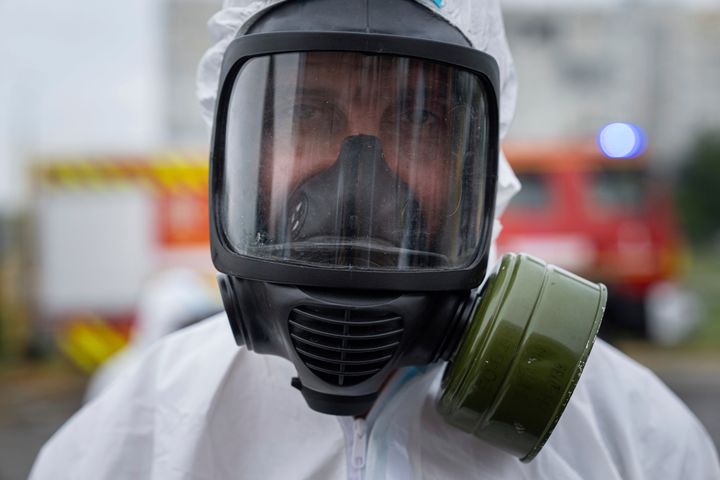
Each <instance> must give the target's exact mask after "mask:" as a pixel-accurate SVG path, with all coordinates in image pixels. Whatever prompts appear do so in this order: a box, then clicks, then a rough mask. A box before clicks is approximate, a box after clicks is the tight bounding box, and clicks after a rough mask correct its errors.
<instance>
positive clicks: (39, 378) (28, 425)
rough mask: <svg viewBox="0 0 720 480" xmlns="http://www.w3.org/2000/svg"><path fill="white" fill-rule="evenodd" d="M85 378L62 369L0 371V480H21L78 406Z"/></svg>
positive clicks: (59, 367)
mask: <svg viewBox="0 0 720 480" xmlns="http://www.w3.org/2000/svg"><path fill="white" fill-rule="evenodd" d="M84 389H85V378H84V377H83V376H81V375H79V374H77V373H75V372H74V371H73V370H71V369H70V368H69V367H65V366H63V365H50V366H48V365H42V366H22V367H17V368H12V369H7V368H5V369H3V370H2V371H0V392H2V394H1V395H0V480H24V479H26V478H27V476H28V474H29V473H30V467H31V466H32V462H33V460H34V459H35V456H36V455H37V452H38V450H39V449H40V447H41V446H42V444H43V443H44V442H45V441H46V440H47V439H48V438H50V436H51V435H52V434H53V433H54V432H55V430H57V429H58V428H59V427H60V425H62V424H63V422H65V420H66V419H67V418H68V417H70V416H71V415H72V414H73V412H75V411H76V410H77V409H78V407H79V406H80V404H81V399H82V392H83V391H84Z"/></svg>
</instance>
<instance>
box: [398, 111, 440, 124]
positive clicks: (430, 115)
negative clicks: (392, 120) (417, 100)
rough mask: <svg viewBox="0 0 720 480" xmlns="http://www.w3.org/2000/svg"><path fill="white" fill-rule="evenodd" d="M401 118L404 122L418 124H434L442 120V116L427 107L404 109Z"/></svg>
mask: <svg viewBox="0 0 720 480" xmlns="http://www.w3.org/2000/svg"><path fill="white" fill-rule="evenodd" d="M400 118H401V120H402V121H403V122H406V123H410V124H412V125H418V126H423V127H425V126H433V125H436V124H438V123H440V121H441V117H440V116H439V115H438V114H436V113H435V112H433V111H431V110H428V109H425V108H406V109H403V111H402V113H401V115H400Z"/></svg>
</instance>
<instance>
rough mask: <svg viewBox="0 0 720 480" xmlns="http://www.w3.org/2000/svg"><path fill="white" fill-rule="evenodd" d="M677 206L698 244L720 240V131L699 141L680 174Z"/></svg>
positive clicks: (703, 136)
mask: <svg viewBox="0 0 720 480" xmlns="http://www.w3.org/2000/svg"><path fill="white" fill-rule="evenodd" d="M678 180H679V181H678V184H677V204H678V209H679V212H680V216H681V219H682V222H683V224H684V226H685V229H686V232H687V233H688V235H689V236H690V239H691V240H692V241H693V243H695V244H707V243H709V242H711V241H715V240H717V239H718V238H719V237H720V132H713V133H706V134H704V135H702V136H700V137H699V138H698V141H697V143H696V144H695V147H694V148H693V149H692V150H691V152H690V154H689V158H688V159H687V161H686V163H685V165H684V166H683V168H682V170H681V171H680V176H679V179H678Z"/></svg>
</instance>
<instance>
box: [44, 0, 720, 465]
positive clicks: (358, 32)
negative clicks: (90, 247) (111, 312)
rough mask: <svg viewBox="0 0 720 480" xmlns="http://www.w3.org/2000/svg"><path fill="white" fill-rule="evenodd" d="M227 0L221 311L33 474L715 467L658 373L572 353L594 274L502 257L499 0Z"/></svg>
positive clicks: (592, 313) (219, 123) (90, 410)
mask: <svg viewBox="0 0 720 480" xmlns="http://www.w3.org/2000/svg"><path fill="white" fill-rule="evenodd" d="M227 3H228V5H226V7H225V9H224V10H223V11H222V12H220V13H219V14H218V15H217V16H216V17H215V18H214V21H213V26H214V29H215V30H216V31H217V32H218V33H219V34H220V38H219V39H218V43H217V44H216V45H215V46H214V47H213V48H212V49H211V50H210V51H209V52H208V54H207V55H206V56H205V58H204V60H203V63H202V65H201V69H200V75H199V79H200V96H201V100H202V101H203V104H204V105H205V106H206V107H208V109H209V110H212V112H213V113H212V124H213V140H212V152H211V237H212V255H213V261H214V263H215V266H216V267H217V269H218V270H219V271H220V272H221V274H220V276H219V283H220V288H221V293H222V296H223V301H224V304H225V309H226V313H227V315H221V316H218V317H214V318H213V319H210V320H208V321H207V322H205V323H203V324H201V325H198V326H196V327H194V328H191V329H189V330H188V331H186V332H182V333H180V334H177V335H174V336H172V337H170V338H168V339H167V340H165V341H163V342H161V343H160V344H158V345H157V347H156V348H155V349H154V351H153V352H151V353H150V354H149V356H148V357H147V358H146V359H145V362H144V363H143V365H142V366H140V367H139V368H138V369H136V370H135V371H134V372H133V373H132V374H129V375H128V376H127V377H126V378H125V379H124V380H121V381H119V382H118V384H117V385H116V386H115V387H114V388H113V389H112V390H111V391H109V392H108V393H106V394H104V395H103V396H102V397H100V398H99V399H98V400H97V401H95V402H94V403H92V404H90V405H89V406H87V407H86V408H85V409H84V410H83V411H81V412H80V413H79V414H78V415H76V416H75V417H74V418H73V419H72V420H70V422H68V424H67V425H66V426H65V427H63V429H62V430H61V431H60V432H59V433H58V434H57V435H56V436H55V437H54V438H53V439H52V440H51V441H50V442H49V443H48V445H47V446H46V447H45V448H44V449H43V451H42V453H41V455H40V457H39V460H38V462H37V463H36V466H35V468H34V471H33V475H32V476H33V478H50V477H52V478H57V477H58V476H60V477H61V478H64V476H65V477H67V478H129V477H131V476H139V477H142V478H158V479H172V478H251V479H255V478H257V479H269V478H285V479H287V478H309V479H310V478H311V479H316V478H353V479H354V478H358V479H359V478H373V479H377V478H387V479H397V478H403V479H404V478H437V479H441V478H442V479H446V478H462V479H465V478H486V477H487V478H552V479H557V478H568V479H589V478H598V479H612V478H617V479H621V478H717V477H718V476H720V469H719V467H718V461H717V454H716V452H715V450H714V448H713V446H712V443H711V442H710V440H709V439H708V437H707V434H706V433H705V431H704V430H703V428H702V426H700V424H699V423H698V422H697V420H696V419H695V418H694V417H693V416H692V414H690V413H689V412H688V410H687V409H686V408H685V407H684V406H683V405H682V403H680V402H679V401H678V400H677V398H675V397H674V395H672V394H671V393H670V392H669V391H668V390H667V389H666V388H665V387H664V386H663V385H662V384H661V383H660V382H658V380H657V379H656V378H655V377H654V376H652V374H650V373H648V372H647V371H645V370H644V369H642V368H641V367H639V366H637V365H636V364H634V363H633V362H631V361H630V360H628V359H627V358H625V357H624V356H623V355H621V354H620V353H618V352H616V351H614V350H612V349H611V348H610V347H608V346H607V345H605V344H603V343H602V342H599V341H598V342H596V345H595V347H594V350H593V354H592V355H590V356H589V354H590V349H591V348H592V346H593V341H594V337H595V334H596V333H597V328H598V326H599V322H600V320H601V317H602V312H603V308H604V304H605V296H606V293H605V289H604V287H603V286H602V285H596V284H593V283H591V282H588V281H585V280H583V279H581V278H579V277H576V276H574V275H572V274H570V273H567V272H564V271H562V270H560V269H557V268H554V267H551V266H548V265H546V264H544V263H543V262H542V261H540V260H537V259H533V258H530V257H527V256H524V255H510V256H507V257H505V258H503V259H502V260H501V261H500V262H498V264H497V265H493V263H494V262H493V256H492V241H493V238H494V236H495V235H496V234H497V233H498V228H499V227H498V224H497V222H496V221H495V217H496V216H497V215H499V213H500V212H501V211H502V207H503V206H504V204H506V203H507V200H508V199H509V196H511V194H512V193H513V192H514V190H515V189H516V182H517V181H516V180H515V179H514V176H513V175H512V172H511V171H510V169H509V167H508V166H507V164H506V163H505V162H504V160H503V159H502V157H501V155H500V148H499V139H500V138H501V136H502V135H503V134H504V132H505V130H506V129H507V126H508V123H509V120H510V117H511V116H512V109H513V103H514V97H515V80H514V74H513V69H512V61H511V58H510V55H509V52H508V48H507V44H506V41H505V38H504V32H503V26H502V20H501V16H500V10H499V5H498V3H497V1H478V0H447V2H446V4H445V5H442V4H441V3H440V2H437V3H436V2H432V1H425V0H304V1H303V0H286V1H282V0H258V1H242V0H235V1H233V0H230V1H229V2H227ZM208 83H209V84H210V86H208ZM488 273H489V275H487V274H488ZM486 276H487V277H488V278H487V279H485V277H486ZM483 279H485V280H484V282H483ZM481 284H482V285H481ZM478 287H480V288H478ZM228 325H229V328H228ZM232 337H234V339H235V342H232ZM238 346H239V347H238ZM586 362H587V364H586ZM583 369H584V370H585V372H584V373H583ZM581 373H582V377H580V375H581ZM293 387H294V388H293ZM573 392H574V393H573ZM571 395H572V397H571ZM561 416H562V417H561ZM551 434H552V436H551ZM518 459H519V460H521V461H519V460H518Z"/></svg>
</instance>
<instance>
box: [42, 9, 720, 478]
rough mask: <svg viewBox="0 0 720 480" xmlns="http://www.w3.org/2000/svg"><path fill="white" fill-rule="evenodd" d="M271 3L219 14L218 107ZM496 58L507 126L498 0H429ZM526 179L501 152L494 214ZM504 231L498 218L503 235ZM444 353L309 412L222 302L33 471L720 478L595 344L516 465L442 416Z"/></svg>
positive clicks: (61, 437) (47, 474) (669, 416)
mask: <svg viewBox="0 0 720 480" xmlns="http://www.w3.org/2000/svg"><path fill="white" fill-rule="evenodd" d="M275 3H278V0H262V1H254V2H248V1H241V0H234V1H233V0H230V1H229V2H226V7H225V8H224V9H223V11H222V12H220V13H219V14H218V15H216V16H215V17H214V19H213V20H212V22H211V29H212V31H213V32H214V34H215V35H216V38H215V41H216V42H217V43H216V45H215V46H214V47H213V48H212V49H211V50H210V51H209V52H208V54H207V55H206V56H205V57H204V59H203V62H202V64H201V67H200V72H199V94H200V97H201V101H202V102H203V105H204V107H205V109H206V112H208V113H209V112H211V111H212V110H213V105H214V100H215V99H214V96H215V90H216V87H217V80H218V76H219V68H220V62H221V58H222V52H223V51H224V49H225V48H226V47H227V45H228V43H229V42H230V40H231V39H232V38H233V37H234V35H235V33H236V32H237V30H238V28H240V26H241V25H242V24H243V23H244V22H245V21H246V20H247V19H248V18H250V17H251V16H253V15H255V14H257V13H258V12H260V11H262V9H263V8H265V7H267V6H269V5H272V4H275ZM420 3H422V4H423V5H425V6H426V7H427V8H431V9H434V10H435V11H437V12H438V13H440V14H441V15H443V16H444V17H445V18H446V19H447V20H448V21H450V22H451V23H453V24H455V25H456V26H457V27H458V28H460V30H462V31H463V32H464V33H465V34H466V35H467V37H468V38H469V39H470V40H471V41H472V43H473V45H474V46H475V47H476V48H479V49H481V50H484V51H486V52H488V53H490V54H491V55H493V56H494V57H495V58H496V59H497V60H498V63H499V65H500V72H501V82H502V92H501V95H502V98H501V105H502V112H501V125H502V128H501V129H502V132H503V133H504V132H505V131H506V130H507V126H508V124H509V122H510V119H511V117H512V110H513V106H514V100H515V77H514V74H513V67H512V60H511V58H510V54H509V51H508V47H507V43H506V41H505V36H504V31H503V25H502V19H501V16H500V8H499V4H498V1H497V0H446V5H445V6H444V7H443V8H440V9H438V7H436V6H435V3H434V2H431V1H425V0H422V1H420ZM516 190H517V180H516V179H515V177H514V175H513V174H512V171H511V170H510V168H509V166H508V165H507V163H506V162H505V161H504V159H502V160H501V168H500V181H499V187H498V191H499V193H498V195H499V197H498V205H499V208H498V211H497V212H496V216H497V215H499V213H500V211H501V209H502V207H503V206H504V205H506V204H507V201H508V200H509V198H510V197H511V196H512V194H513V193H514V192H515V191H516ZM498 232H499V224H498V223H497V221H496V228H495V234H496V235H497V233H498ZM443 368H444V366H443V365H436V366H431V367H427V368H422V369H420V368H406V369H402V370H400V371H398V372H397V373H396V374H395V375H394V376H393V377H392V378H391V380H390V381H389V382H388V384H387V385H386V386H385V388H384V390H383V392H382V393H381V396H380V398H379V399H378V401H377V402H376V403H375V405H374V406H373V408H372V410H371V411H370V412H369V413H368V415H367V417H366V418H364V419H359V418H358V419H353V418H348V417H333V416H329V415H324V414H320V413H317V412H314V411H312V410H311V409H310V408H309V407H308V406H307V404H306V403H305V400H304V399H303V397H302V395H301V394H300V392H298V391H297V390H295V389H293V388H292V387H291V386H290V379H291V378H292V377H293V376H294V375H295V372H294V368H293V366H292V364H291V363H290V362H288V361H287V360H284V359H281V358H277V357H272V356H265V355H257V354H255V353H253V352H249V351H248V350H246V349H245V348H238V347H237V346H236V345H235V343H234V341H233V336H232V333H231V330H230V326H229V324H228V321H227V318H226V316H225V315H224V314H220V315H217V316H215V317H213V318H211V319H208V320H207V321H205V322H203V323H201V324H198V325H195V326H193V327H190V328H187V329H185V330H183V331H180V332H178V333H175V334H172V335H170V336H169V337H167V338H165V339H164V340H162V341H161V342H159V343H157V344H156V345H155V346H154V347H153V348H152V349H151V350H150V351H149V353H148V354H147V356H146V357H145V358H144V360H143V361H142V362H141V363H140V364H138V365H136V366H135V367H134V368H133V371H132V372H129V373H128V374H127V375H125V376H124V377H123V378H121V379H119V380H118V381H117V382H116V383H115V384H114V385H113V386H112V387H111V388H110V389H109V390H108V391H106V392H105V393H104V394H103V395H101V396H100V397H99V398H97V399H96V400H94V401H93V402H92V403H90V404H89V405H87V406H86V407H85V408H83V409H82V410H81V411H80V412H79V413H77V414H76V415H75V416H74V417H73V418H72V419H70V420H69V421H68V422H67V424H66V425H64V426H63V427H62V428H61V429H60V431H59V432H58V433H57V434H56V435H55V436H54V437H53V438H52V439H51V440H50V441H49V442H48V443H47V445H46V446H45V447H44V448H43V450H42V451H41V452H40V455H39V457H38V459H37V461H36V464H35V466H34V468H33V471H32V473H31V478H32V479H53V480H60V479H65V478H67V479H93V480H99V479H125V478H128V479H146V478H150V479H157V480H176V479H177V480H179V479H188V480H189V479H196V480H200V479H208V480H209V479H263V480H266V479H362V478H367V479H437V480H447V479H470V478H478V479H498V480H499V479H553V480H559V479H577V480H580V479H583V480H590V479H598V480H612V479H720V466H719V465H718V459H717V453H716V451H715V449H714V447H713V444H712V442H711V441H710V439H709V437H708V435H707V433H706V432H705V430H704V429H703V427H702V426H701V425H700V423H699V422H698V421H697V419H696V418H695V417H694V416H693V415H692V414H691V413H690V412H689V411H688V409H687V408H686V407H685V406H684V405H683V404H682V403H681V402H680V401H679V400H678V399H677V398H676V397H675V396H674V395H673V394H672V393H671V392H670V391H669V390H668V389H667V388H666V387H665V386H663V385H662V383H661V382H659V381H658V380H657V378H656V377H655V376H654V375H653V374H652V373H650V372H649V371H648V370H646V369H645V368H643V367H641V366H639V365H637V364H635V363H634V362H633V361H631V360H629V359H628V358H626V357H625V356H623V355H622V354H621V353H619V352H617V351H615V350H614V349H613V348H611V347H609V346H608V345H606V344H604V343H603V342H602V341H598V342H596V345H595V347H594V349H593V352H592V354H591V355H590V357H589V359H588V362H587V365H586V368H585V371H584V373H583V376H582V377H581V379H580V382H579V383H578V385H577V388H576V390H575V393H574V395H573V397H572V399H571V401H570V403H569V404H568V405H567V408H566V410H565V413H564V415H563V416H562V418H561V419H560V421H559V423H558V425H557V427H556V429H555V431H554V433H553V435H552V436H551V437H550V440H549V441H548V443H547V444H546V445H545V447H544V448H543V450H542V451H541V452H540V453H539V454H538V456H537V457H536V458H535V460H533V461H532V462H531V463H529V464H523V463H521V462H519V461H518V459H517V458H516V457H514V456H512V455H510V454H507V453H505V452H503V451H501V450H498V449H496V448H495V447H493V446H491V445H489V444H486V443H484V442H482V441H481V440H479V439H477V438H475V437H474V436H472V435H469V434H466V433H464V432H462V431H460V430H458V429H456V428H454V427H452V426H450V425H448V424H446V423H445V422H444V421H443V420H442V419H441V418H440V416H439V415H438V413H437V412H436V408H435V399H436V397H437V395H438V390H439V386H440V385H439V383H440V377H441V374H442V370H443Z"/></svg>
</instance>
